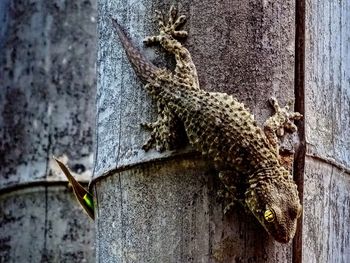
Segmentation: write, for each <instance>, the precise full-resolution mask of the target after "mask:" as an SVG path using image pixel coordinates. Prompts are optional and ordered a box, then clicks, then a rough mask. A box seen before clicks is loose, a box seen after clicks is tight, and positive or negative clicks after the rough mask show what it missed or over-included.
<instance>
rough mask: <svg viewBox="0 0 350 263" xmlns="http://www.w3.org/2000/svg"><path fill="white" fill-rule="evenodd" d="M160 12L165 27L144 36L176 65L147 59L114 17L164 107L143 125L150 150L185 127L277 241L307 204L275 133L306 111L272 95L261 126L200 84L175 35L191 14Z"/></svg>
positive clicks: (171, 143) (166, 144)
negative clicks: (294, 109) (282, 103)
mask: <svg viewBox="0 0 350 263" xmlns="http://www.w3.org/2000/svg"><path fill="white" fill-rule="evenodd" d="M157 17H158V23H159V28H160V33H159V35H157V36H152V37H147V38H146V39H145V43H146V44H154V43H159V44H160V45H161V46H162V47H163V48H164V49H166V50H167V51H168V52H170V53H172V54H174V56H175V60H176V67H175V71H174V72H171V71H169V70H166V69H159V68H157V67H156V66H154V65H152V64H151V63H150V62H148V61H147V59H146V58H144V56H143V55H142V54H140V52H139V51H138V50H137V49H135V48H134V47H133V45H132V43H131V42H130V41H129V40H128V38H127V37H126V35H125V34H124V33H123V31H122V29H121V27H120V26H119V24H118V23H117V22H116V21H115V20H113V23H114V26H115V27H116V32H117V34H118V35H119V39H120V40H121V43H122V45H123V47H124V49H125V50H126V53H127V55H128V58H129V60H130V62H131V64H132V65H133V67H134V69H135V71H136V73H137V74H138V76H140V77H141V78H142V79H143V80H144V81H145V82H146V83H147V84H146V86H145V88H146V90H147V92H148V93H149V94H150V95H151V96H152V98H153V99H154V100H155V101H156V102H157V105H158V109H159V110H158V113H159V115H158V120H157V121H156V122H154V123H151V124H145V126H146V127H147V128H149V129H150V130H151V138H150V140H149V141H148V142H147V143H146V144H145V145H144V149H145V150H148V149H150V148H151V147H153V146H155V147H156V148H157V149H158V150H160V151H162V150H164V149H173V148H175V147H176V146H177V144H178V141H179V140H178V131H177V130H178V127H179V126H180V127H184V129H185V132H186V135H187V137H188V140H189V142H190V143H191V145H193V146H194V148H195V149H197V150H198V151H200V152H201V153H202V154H204V155H207V156H208V157H209V158H211V159H213V160H214V162H215V164H216V167H217V168H218V170H219V171H220V173H219V177H220V179H221V180H222V182H223V183H224V185H225V186H226V189H227V191H228V193H229V197H230V198H231V199H232V200H237V201H240V202H241V203H242V204H243V205H245V206H247V207H248V208H249V210H250V211H251V212H252V213H253V214H254V216H255V217H256V218H257V219H258V220H259V222H260V223H261V224H262V225H263V226H264V227H265V229H266V230H267V232H268V233H270V234H271V235H272V236H273V237H274V238H275V239H276V240H277V241H279V242H283V243H286V242H289V241H290V240H291V239H292V238H293V237H294V234H295V230H296V222H297V218H298V217H299V216H300V213H301V209H302V208H301V205H300V200H299V197H298V191H297V186H296V184H295V183H294V181H293V178H292V176H291V174H290V172H289V171H288V169H286V168H285V167H283V165H282V164H281V163H282V162H281V158H280V156H279V149H278V137H277V136H282V135H283V134H284V131H285V130H286V131H290V132H294V131H296V126H295V125H294V124H293V123H292V120H293V119H299V118H301V115H300V114H299V113H293V112H292V113H290V112H288V110H289V107H288V106H287V107H285V108H280V107H279V105H278V103H277V100H276V99H273V100H272V105H273V106H274V108H275V111H276V113H275V114H274V115H273V116H272V117H270V118H269V119H268V120H267V121H266V123H265V126H264V130H262V129H261V128H260V127H258V125H257V124H256V122H255V120H254V117H253V115H252V114H250V112H249V111H248V110H247V109H246V108H245V107H244V105H243V104H242V103H240V102H238V101H237V100H236V99H235V98H233V97H232V96H229V95H227V94H225V93H216V92H206V91H204V90H201V89H200V88H199V84H198V78H197V71H196V68H195V65H194V64H193V62H192V59H191V55H190V53H189V51H188V50H187V49H186V48H185V47H183V46H182V45H181V44H180V42H178V41H177V40H176V39H175V38H176V37H184V36H187V32H185V31H177V30H176V29H177V27H178V26H180V25H181V24H183V23H184V21H185V17H184V16H180V17H177V12H176V10H175V8H174V7H172V8H171V9H170V12H169V21H168V23H167V24H165V23H164V21H163V14H161V13H160V12H157ZM230 205H231V204H229V206H228V207H230ZM266 211H268V213H267V214H271V213H272V214H273V220H272V221H271V219H269V220H267V219H266V218H265V217H264V213H265V212H266ZM270 221H271V222H270Z"/></svg>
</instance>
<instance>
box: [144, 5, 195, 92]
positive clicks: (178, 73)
mask: <svg viewBox="0 0 350 263" xmlns="http://www.w3.org/2000/svg"><path fill="white" fill-rule="evenodd" d="M156 14H157V19H158V26H159V34H158V35H156V36H150V37H146V38H145V40H144V43H145V44H154V43H160V44H161V45H162V46H163V48H165V49H166V50H167V51H168V52H170V53H172V54H174V55H175V61H176V66H175V74H174V77H175V80H176V81H177V82H180V83H184V84H187V85H189V87H191V88H192V89H199V83H198V76H197V70H196V67H195V65H194V63H193V61H192V57H191V54H190V52H189V51H188V50H187V49H186V48H185V47H184V46H182V45H181V43H180V42H179V41H177V40H176V38H184V37H187V35H188V33H187V31H184V30H177V28H179V27H180V26H182V25H183V24H184V23H185V21H186V17H185V16H184V15H181V16H178V14H177V10H176V8H175V7H174V6H171V8H170V10H169V18H168V21H164V16H163V14H162V13H161V12H160V11H156Z"/></svg>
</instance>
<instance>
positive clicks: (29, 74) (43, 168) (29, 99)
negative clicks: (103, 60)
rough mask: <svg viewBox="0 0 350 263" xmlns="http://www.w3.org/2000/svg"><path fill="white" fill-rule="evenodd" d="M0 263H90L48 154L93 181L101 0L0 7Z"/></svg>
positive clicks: (89, 226) (74, 206)
mask: <svg viewBox="0 0 350 263" xmlns="http://www.w3.org/2000/svg"><path fill="white" fill-rule="evenodd" d="M0 24H1V25H0V50H1V52H0V138H1V141H0V229H1V230H0V262H94V261H95V259H94V249H93V240H94V229H93V222H91V221H90V220H89V219H88V217H87V216H86V215H85V214H84V212H83V211H82V209H81V208H80V207H79V205H78V203H77V202H76V200H75V197H74V195H73V193H72V191H71V190H70V189H69V188H68V183H67V180H66V179H65V177H64V175H63V174H62V172H61V171H60V169H59V168H58V167H57V165H56V163H55V162H54V161H53V160H52V155H55V156H57V157H59V158H61V159H62V160H63V161H67V160H68V165H69V166H70V167H71V168H72V171H73V172H75V173H76V174H79V175H80V176H79V179H80V180H83V181H88V180H89V179H90V177H91V174H92V161H93V157H92V156H93V148H92V137H93V130H94V129H93V126H94V103H95V84H96V74H95V53H96V29H95V27H96V1H94V0H91V1H89V0H88V1H43V0H34V1H32V0H31V1H28V0H24V1H12V0H5V1H0Z"/></svg>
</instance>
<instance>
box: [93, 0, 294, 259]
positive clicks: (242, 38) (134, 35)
mask: <svg viewBox="0 0 350 263" xmlns="http://www.w3.org/2000/svg"><path fill="white" fill-rule="evenodd" d="M170 2H171V1H164V2H158V1H150V0H148V1H139V2H138V3H137V4H135V3H134V2H132V1H115V2H113V4H111V3H110V2H109V1H106V0H100V1H99V10H100V20H99V24H98V31H99V37H100V42H99V47H98V48H99V50H98V64H97V68H98V69H97V70H98V82H97V86H98V88H97V89H98V91H97V92H98V95H97V111H98V114H97V123H98V125H97V141H96V162H95V173H94V178H93V182H92V186H93V188H94V193H95V196H96V221H97V222H96V226H97V241H96V249H97V261H98V262H263V261H264V262H292V245H291V244H289V245H281V244H278V243H276V242H275V241H273V239H272V238H271V237H270V236H269V235H268V234H267V233H266V232H265V230H264V229H263V228H262V227H261V226H260V225H259V224H258V223H257V221H256V220H255V219H254V218H253V217H252V216H250V215H247V214H245V213H244V212H243V211H242V209H240V208H237V209H234V211H233V212H232V213H230V214H228V215H224V213H223V204H222V202H221V201H220V200H219V198H218V197H217V191H218V190H219V179H218V176H217V171H215V169H214V168H213V166H212V165H211V164H210V163H207V162H206V161H204V160H203V159H202V157H201V156H199V155H198V154H197V153H195V152H194V151H193V149H191V148H190V147H187V148H185V149H181V150H179V151H176V152H165V153H162V154H160V153H158V152H156V151H155V150H151V151H149V152H144V151H143V150H142V149H141V146H142V144H143V143H144V142H145V141H146V139H147V137H148V133H147V132H146V131H144V130H142V129H141V128H140V123H142V122H146V121H150V120H151V119H154V118H155V110H154V106H155V105H154V102H151V101H150V99H149V96H148V95H147V94H146V92H145V91H144V89H143V85H142V84H141V82H140V80H139V79H138V78H137V77H136V75H135V73H134V71H133V69H132V67H131V65H130V63H129V61H128V60H127V58H126V55H125V52H124V51H123V49H122V47H121V44H120V41H119V39H118V37H117V36H116V35H115V33H114V32H113V29H112V23H111V20H110V19H109V15H112V16H113V17H115V18H117V19H118V20H119V22H120V23H121V25H122V26H123V27H124V28H125V30H126V31H127V32H128V34H129V36H130V37H131V39H132V40H133V42H134V43H135V45H136V46H137V47H139V48H140V49H141V50H142V52H144V53H145V54H146V56H147V57H148V58H150V60H151V61H153V62H154V63H155V64H156V65H158V66H159V65H163V66H166V67H169V65H170V64H172V63H173V62H172V58H169V56H168V55H163V54H164V53H165V52H164V50H162V49H158V48H145V47H143V46H142V38H143V37H145V36H147V35H152V34H154V33H155V32H156V30H157V25H156V22H155V21H154V9H158V10H162V11H167V10H168V8H169V7H170ZM179 9H180V12H181V13H183V14H185V15H187V17H188V21H187V24H186V25H185V29H188V31H189V37H188V39H187V40H186V42H185V46H186V47H187V48H188V49H189V51H190V52H191V54H192V58H193V60H194V62H195V64H196V66H197V71H198V75H199V81H200V86H201V88H202V89H204V90H207V91H219V92H227V93H229V94H233V95H234V96H235V97H236V98H238V99H239V100H240V101H242V102H244V103H245V104H246V105H247V106H248V107H249V108H250V110H251V112H252V113H253V114H254V115H255V117H256V119H257V121H258V122H259V123H260V124H262V123H263V122H264V121H265V119H266V118H267V117H268V116H270V115H271V114H272V109H271V108H270V106H269V103H268V99H269V98H270V97H272V96H276V97H278V98H279V100H280V101H281V103H282V104H284V103H286V102H287V101H289V100H291V99H294V41H295V5H294V1H289V0H288V1H285V0H284V1H282V0H281V1H279V0H278V1H263V2H261V1H255V0H246V1H220V2H219V3H217V2H215V1H179ZM285 147H287V148H291V143H290V142H289V143H288V142H287V143H286V145H285Z"/></svg>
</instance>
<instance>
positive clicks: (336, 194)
mask: <svg viewBox="0 0 350 263" xmlns="http://www.w3.org/2000/svg"><path fill="white" fill-rule="evenodd" d="M349 40H350V2H349V1H306V42H305V43H306V50H305V56H306V58H305V65H306V68H305V93H306V94H305V109H306V112H305V116H306V122H305V125H306V126H305V127H306V134H305V136H306V142H307V158H306V166H305V179H304V207H305V209H304V224H303V260H304V261H305V262H348V261H349V258H350V252H349V251H350V195H349V192H350V139H349V138H350V45H349V43H350V42H349Z"/></svg>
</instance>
